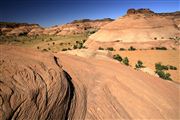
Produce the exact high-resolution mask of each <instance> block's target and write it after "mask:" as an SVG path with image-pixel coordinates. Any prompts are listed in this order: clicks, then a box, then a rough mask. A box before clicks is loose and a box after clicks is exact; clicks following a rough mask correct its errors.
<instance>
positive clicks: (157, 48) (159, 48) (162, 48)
mask: <svg viewBox="0 0 180 120" xmlns="http://www.w3.org/2000/svg"><path fill="white" fill-rule="evenodd" d="M156 50H167V48H166V47H156Z"/></svg>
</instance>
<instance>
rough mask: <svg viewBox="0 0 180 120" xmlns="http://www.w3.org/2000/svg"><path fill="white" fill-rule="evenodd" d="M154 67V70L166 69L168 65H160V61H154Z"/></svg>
mask: <svg viewBox="0 0 180 120" xmlns="http://www.w3.org/2000/svg"><path fill="white" fill-rule="evenodd" d="M155 69H156V70H168V69H169V68H168V66H167V65H162V64H161V63H156V64H155Z"/></svg>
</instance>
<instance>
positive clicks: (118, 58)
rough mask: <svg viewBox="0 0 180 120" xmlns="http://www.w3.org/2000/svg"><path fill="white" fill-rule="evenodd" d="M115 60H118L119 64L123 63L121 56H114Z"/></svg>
mask: <svg viewBox="0 0 180 120" xmlns="http://www.w3.org/2000/svg"><path fill="white" fill-rule="evenodd" d="M113 59H115V60H118V61H119V62H121V61H122V60H123V59H122V57H121V56H120V55H119V54H116V55H114V56H113Z"/></svg>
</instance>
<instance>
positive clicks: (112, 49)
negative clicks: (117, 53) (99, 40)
mask: <svg viewBox="0 0 180 120" xmlns="http://www.w3.org/2000/svg"><path fill="white" fill-rule="evenodd" d="M106 50H109V51H114V48H113V47H108V48H107V49H106Z"/></svg>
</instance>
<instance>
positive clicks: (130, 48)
mask: <svg viewBox="0 0 180 120" xmlns="http://www.w3.org/2000/svg"><path fill="white" fill-rule="evenodd" d="M128 50H129V51H135V50H136V48H134V47H133V46H130V47H129V49H128Z"/></svg>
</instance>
